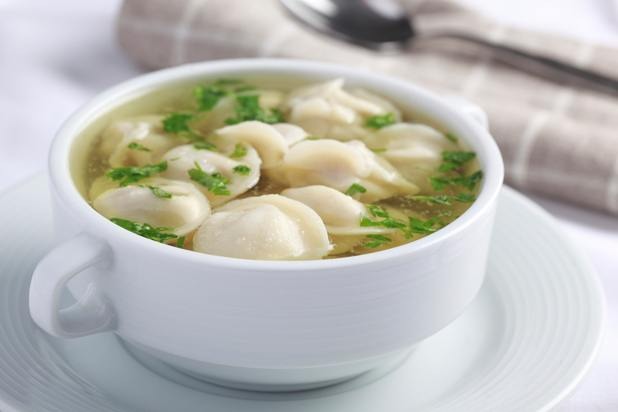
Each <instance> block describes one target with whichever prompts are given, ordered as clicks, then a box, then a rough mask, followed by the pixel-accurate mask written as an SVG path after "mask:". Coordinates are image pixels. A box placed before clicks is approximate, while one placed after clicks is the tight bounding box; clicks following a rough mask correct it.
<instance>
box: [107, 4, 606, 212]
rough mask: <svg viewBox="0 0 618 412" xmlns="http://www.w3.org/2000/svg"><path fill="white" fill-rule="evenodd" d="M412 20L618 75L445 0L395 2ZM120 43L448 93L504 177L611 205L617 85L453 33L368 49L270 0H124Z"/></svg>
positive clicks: (594, 56) (163, 63) (174, 58)
mask: <svg viewBox="0 0 618 412" xmlns="http://www.w3.org/2000/svg"><path fill="white" fill-rule="evenodd" d="M405 5H406V7H407V8H408V10H409V12H410V13H411V14H413V15H414V19H415V24H417V25H418V26H419V28H420V30H421V31H429V30H438V29H440V30H442V29H457V30H462V31H465V32H468V33H473V34H477V35H480V36H483V37H486V38H489V39H492V40H495V41H499V42H504V43H506V44H510V45H514V46H520V47H524V48H526V49H528V50H531V51H534V52H537V53H541V54H544V55H547V56H552V57H558V58H561V59H563V60H565V61H568V62H572V63H575V64H578V65H581V66H585V67H590V68H593V69H595V70H598V71H600V72H605V73H607V74H611V75H614V76H616V77H618V50H615V49H611V48H608V47H601V46H597V45H592V44H589V43H584V42H580V41H577V40H574V39H568V38H564V37H559V36H554V35H549V34H541V33H535V32H530V31H525V30H518V29H514V28H509V27H505V26H503V25H499V24H496V23H495V22H491V21H488V20H486V19H485V18H483V17H480V16H479V15H477V14H476V13H474V12H471V11H469V10H467V9H464V8H462V7H461V6H459V5H458V4H457V3H454V2H452V1H448V0H431V1H413V0H409V1H407V2H406V3H405ZM118 38H119V41H120V44H121V45H122V46H123V47H124V48H125V49H126V51H127V52H128V53H129V54H130V55H131V56H132V58H133V59H134V60H136V61H137V62H138V63H140V64H141V65H143V66H144V67H147V68H161V67H167V66H174V65H178V64H182V63H187V62H195V61H203V60H213V59H224V58H238V57H291V58H304V59H315V60H324V61H332V62H338V63H341V64H346V65H353V66H356V67H365V68H368V69H371V70H375V71H382V72H386V73H389V74H391V75H394V76H398V77H401V78H405V79H407V80H410V81H411V82H414V83H416V84H419V85H422V86H425V87H427V88H430V89H433V90H434V91H437V92H439V93H442V94H458V95H461V96H463V97H465V98H467V99H469V100H471V101H473V102H475V103H477V104H479V105H480V106H481V107H483V109H484V110H485V111H486V112H487V114H488V116H489V120H490V128H491V132H492V135H493V136H494V137H495V139H496V141H497V142H498V145H499V146H500V149H501V151H502V154H503V156H504V161H505V165H506V177H507V182H508V183H509V184H511V185H513V186H515V187H518V188H521V189H524V190H530V191H534V192H537V193H541V194H544V195H549V196H554V197H556V198H560V199H564V200H567V201H570V202H573V203H577V204H580V205H584V206H588V207H592V208H596V209H598V210H602V211H605V212H608V213H613V214H618V96H616V95H613V96H612V95H609V94H604V93H601V92H595V91H592V90H590V89H587V88H579V87H574V86H570V85H567V84H561V83H560V82H557V81H553V80H548V79H545V78H541V77H537V76H535V75H531V74H527V73H525V72H522V71H520V70H518V69H514V68H513V67H510V66H508V65H505V64H502V63H500V62H498V61H495V59H494V58H492V55H491V54H489V53H488V52H487V51H485V50H481V49H479V48H477V47H475V46H469V45H466V44H463V43H461V42H458V41H447V40H441V41H427V42H424V43H421V44H418V45H415V47H414V48H413V49H412V50H411V51H410V52H405V53H400V54H396V55H395V54H377V53H376V52H372V51H369V50H364V49H362V48H359V47H355V46H350V45H347V44H344V43H342V42H339V41H337V40H335V39H332V38H329V37H327V36H323V35H318V34H316V33H314V32H313V31H311V30H309V29H307V28H305V27H303V26H301V25H299V24H298V23H297V22H296V21H295V20H293V19H291V18H290V17H289V16H288V15H287V14H286V12H285V11H284V10H283V8H282V7H281V6H280V5H279V3H278V1H277V0H261V1H246V0H176V1H173V2H170V1H166V0H125V2H124V4H123V6H122V8H121V11H120V14H119V18H118Z"/></svg>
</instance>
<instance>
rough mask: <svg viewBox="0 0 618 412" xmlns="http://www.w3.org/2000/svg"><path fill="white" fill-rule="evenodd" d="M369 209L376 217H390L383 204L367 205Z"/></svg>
mask: <svg viewBox="0 0 618 412" xmlns="http://www.w3.org/2000/svg"><path fill="white" fill-rule="evenodd" d="M367 210H369V213H371V215H372V216H374V217H389V214H388V212H387V211H386V209H384V208H383V207H382V206H378V205H367Z"/></svg>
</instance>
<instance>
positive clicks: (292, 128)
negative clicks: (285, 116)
mask: <svg viewBox="0 0 618 412" xmlns="http://www.w3.org/2000/svg"><path fill="white" fill-rule="evenodd" d="M273 127H274V128H275V129H277V131H278V132H279V133H281V136H283V139H284V140H285V142H286V143H287V145H288V147H289V146H292V145H294V144H296V143H298V142H300V141H301V140H303V139H305V138H306V137H307V136H309V133H307V132H306V131H305V130H303V128H302V127H299V126H296V125H295V124H291V123H276V124H273Z"/></svg>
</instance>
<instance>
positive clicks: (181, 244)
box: [176, 236, 186, 249]
mask: <svg viewBox="0 0 618 412" xmlns="http://www.w3.org/2000/svg"><path fill="white" fill-rule="evenodd" d="M185 240H186V237H185V236H180V237H179V238H178V239H176V247H179V248H181V249H184V248H185Z"/></svg>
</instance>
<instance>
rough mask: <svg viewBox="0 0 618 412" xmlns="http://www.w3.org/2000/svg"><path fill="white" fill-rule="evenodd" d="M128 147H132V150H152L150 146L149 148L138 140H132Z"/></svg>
mask: <svg viewBox="0 0 618 412" xmlns="http://www.w3.org/2000/svg"><path fill="white" fill-rule="evenodd" d="M127 147H128V148H129V149H131V150H139V151H141V152H150V151H151V150H150V149H149V148H147V147H146V146H144V145H143V144H140V143H137V142H131V143H129V145H128V146H127Z"/></svg>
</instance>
